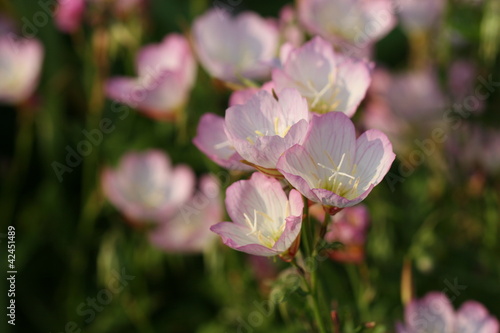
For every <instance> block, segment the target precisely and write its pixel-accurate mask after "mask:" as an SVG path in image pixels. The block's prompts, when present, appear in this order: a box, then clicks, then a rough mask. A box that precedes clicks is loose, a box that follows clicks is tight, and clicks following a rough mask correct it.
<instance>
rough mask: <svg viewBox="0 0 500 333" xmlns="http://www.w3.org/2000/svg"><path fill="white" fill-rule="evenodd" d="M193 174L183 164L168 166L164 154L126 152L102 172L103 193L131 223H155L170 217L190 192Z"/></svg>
mask: <svg viewBox="0 0 500 333" xmlns="http://www.w3.org/2000/svg"><path fill="white" fill-rule="evenodd" d="M194 182H195V176H194V173H193V171H192V170H191V169H190V168H189V167H187V166H184V165H179V166H177V167H175V168H172V166H171V164H170V160H169V158H168V156H167V155H165V153H163V152H161V151H158V150H148V151H145V152H140V153H128V154H126V155H125V156H124V157H123V158H122V159H121V161H120V163H119V165H118V167H117V168H116V169H115V170H113V169H110V168H105V169H104V171H103V173H102V186H103V190H104V194H105V195H106V197H107V198H108V199H109V201H111V203H112V204H113V205H114V206H116V208H118V210H120V211H121V212H122V213H123V214H124V215H125V216H126V217H127V218H128V219H129V220H130V221H131V222H132V223H144V222H158V221H163V220H164V219H165V218H167V217H169V216H171V215H172V214H173V213H175V212H176V211H177V209H178V208H179V207H180V206H181V205H183V204H184V203H185V202H186V201H187V200H188V199H189V198H190V197H191V195H192V193H193V188H194Z"/></svg>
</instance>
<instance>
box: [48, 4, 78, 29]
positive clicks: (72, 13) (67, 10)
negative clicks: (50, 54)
mask: <svg viewBox="0 0 500 333" xmlns="http://www.w3.org/2000/svg"><path fill="white" fill-rule="evenodd" d="M84 14H85V0H64V1H59V2H58V5H57V7H56V11H55V13H54V20H55V24H56V26H57V28H59V30H61V31H62V32H66V33H73V32H75V31H77V30H78V29H79V28H80V26H81V24H82V20H83V16H84Z"/></svg>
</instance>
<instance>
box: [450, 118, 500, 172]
mask: <svg viewBox="0 0 500 333" xmlns="http://www.w3.org/2000/svg"><path fill="white" fill-rule="evenodd" d="M446 148H447V150H448V154H449V155H450V158H451V160H452V161H451V164H452V165H453V166H459V167H460V168H461V169H462V170H464V171H467V172H474V171H476V170H477V169H479V170H481V171H482V172H486V173H487V174H489V175H492V176H495V175H497V174H500V129H498V128H492V127H485V126H481V125H478V124H474V123H466V124H463V125H462V126H461V127H460V131H455V132H453V133H452V134H451V138H450V140H449V141H448V142H447V146H446Z"/></svg>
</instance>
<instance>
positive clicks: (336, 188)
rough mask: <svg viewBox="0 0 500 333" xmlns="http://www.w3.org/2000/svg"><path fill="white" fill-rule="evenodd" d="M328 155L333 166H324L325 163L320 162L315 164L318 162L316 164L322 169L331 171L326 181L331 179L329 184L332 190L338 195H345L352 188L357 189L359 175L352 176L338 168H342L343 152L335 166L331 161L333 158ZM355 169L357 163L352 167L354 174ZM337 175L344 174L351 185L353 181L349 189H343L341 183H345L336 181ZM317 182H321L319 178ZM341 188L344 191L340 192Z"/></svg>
mask: <svg viewBox="0 0 500 333" xmlns="http://www.w3.org/2000/svg"><path fill="white" fill-rule="evenodd" d="M328 157H329V159H330V161H331V163H332V164H333V166H334V168H330V167H327V166H325V165H323V164H321V163H317V164H318V166H320V167H322V168H323V169H326V170H329V171H331V172H332V174H331V176H330V177H328V181H330V182H331V181H333V183H332V184H331V186H332V187H331V188H332V190H333V191H334V192H335V193H337V194H339V195H342V196H345V195H346V194H347V193H350V192H351V191H352V190H354V191H357V188H358V185H359V183H360V178H359V177H354V176H352V175H350V174H348V173H345V172H341V171H340V169H341V168H342V164H343V163H344V158H345V153H344V154H342V157H341V159H340V163H339V165H338V166H335V163H334V162H333V159H332V158H331V157H330V156H328ZM356 169H357V165H354V166H353V168H352V173H353V174H356ZM338 176H344V177H347V178H349V182H348V183H347V185H352V183H353V181H354V185H353V187H352V188H350V189H343V185H344V184H345V183H342V182H340V181H339V182H338V183H337V178H338ZM319 183H321V180H319ZM344 187H345V185H344ZM342 190H344V191H343V192H344V193H341V192H342Z"/></svg>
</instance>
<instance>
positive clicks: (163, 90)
mask: <svg viewBox="0 0 500 333" xmlns="http://www.w3.org/2000/svg"><path fill="white" fill-rule="evenodd" d="M136 66H137V72H138V74H139V76H138V77H137V78H129V77H116V78H112V79H110V80H108V82H107V84H106V93H107V95H108V96H109V97H110V98H112V99H115V100H117V101H120V102H122V103H125V104H127V105H130V106H132V107H134V108H137V109H139V110H141V111H142V112H144V113H145V114H146V115H148V116H150V117H152V118H157V119H171V118H175V116H176V112H178V111H180V109H181V108H182V107H183V106H184V104H185V103H186V102H187V100H188V98H189V92H190V90H191V87H192V86H193V84H194V80H195V77H196V63H195V60H194V58H193V55H192V52H191V49H190V47H189V43H188V41H187V40H186V38H184V37H183V36H182V35H179V34H170V35H168V36H167V37H165V39H164V40H163V41H162V42H161V43H159V44H152V45H148V46H145V47H144V48H142V49H141V51H140V52H139V54H138V56H137V59H136Z"/></svg>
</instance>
